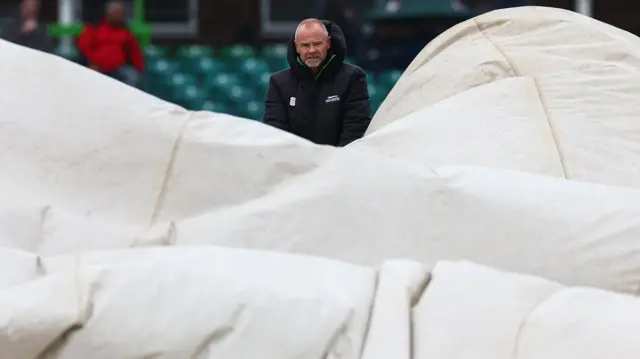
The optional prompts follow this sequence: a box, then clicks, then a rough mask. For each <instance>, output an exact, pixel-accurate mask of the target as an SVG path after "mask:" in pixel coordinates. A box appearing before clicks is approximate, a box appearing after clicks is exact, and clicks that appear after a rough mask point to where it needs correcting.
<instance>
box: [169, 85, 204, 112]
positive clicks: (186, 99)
mask: <svg viewBox="0 0 640 359" xmlns="http://www.w3.org/2000/svg"><path fill="white" fill-rule="evenodd" d="M173 100H174V101H175V103H176V104H178V105H180V106H182V107H184V108H186V109H188V110H193V111H197V110H200V108H201V107H202V103H203V102H204V101H205V100H206V95H205V93H204V91H202V90H201V89H200V87H198V86H197V85H196V84H191V83H189V84H187V83H182V84H178V85H176V84H174V85H173Z"/></svg>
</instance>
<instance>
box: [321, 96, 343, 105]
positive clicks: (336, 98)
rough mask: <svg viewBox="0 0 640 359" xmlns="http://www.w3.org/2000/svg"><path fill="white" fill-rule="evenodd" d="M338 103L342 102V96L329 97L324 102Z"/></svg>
mask: <svg viewBox="0 0 640 359" xmlns="http://www.w3.org/2000/svg"><path fill="white" fill-rule="evenodd" d="M336 101H340V96H338V95H333V96H329V97H327V99H326V100H324V102H325V103H329V102H336Z"/></svg>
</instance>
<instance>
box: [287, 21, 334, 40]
mask: <svg viewBox="0 0 640 359" xmlns="http://www.w3.org/2000/svg"><path fill="white" fill-rule="evenodd" d="M311 25H320V27H321V28H322V32H324V35H325V36H327V37H329V31H327V27H326V26H324V23H323V22H322V20H318V19H315V18H309V19H304V20H302V21H301V22H300V24H298V27H296V32H295V33H294V34H293V40H297V39H298V31H300V29H301V28H302V27H307V26H311Z"/></svg>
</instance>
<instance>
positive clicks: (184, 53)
mask: <svg viewBox="0 0 640 359" xmlns="http://www.w3.org/2000/svg"><path fill="white" fill-rule="evenodd" d="M177 55H178V58H179V59H190V60H198V59H201V58H203V57H211V56H212V55H213V50H212V49H211V48H210V47H208V46H201V45H190V46H182V47H180V48H179V49H178V52H177Z"/></svg>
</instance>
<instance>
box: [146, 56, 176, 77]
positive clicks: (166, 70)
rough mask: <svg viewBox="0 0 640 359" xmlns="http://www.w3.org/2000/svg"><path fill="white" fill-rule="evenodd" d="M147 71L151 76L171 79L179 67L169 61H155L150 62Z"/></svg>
mask: <svg viewBox="0 0 640 359" xmlns="http://www.w3.org/2000/svg"><path fill="white" fill-rule="evenodd" d="M147 70H148V73H149V75H151V76H163V77H169V76H170V75H171V74H172V73H173V72H175V71H176V70H177V65H176V63H175V62H174V61H172V60H168V59H164V58H162V59H153V60H150V61H148V66H147Z"/></svg>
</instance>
